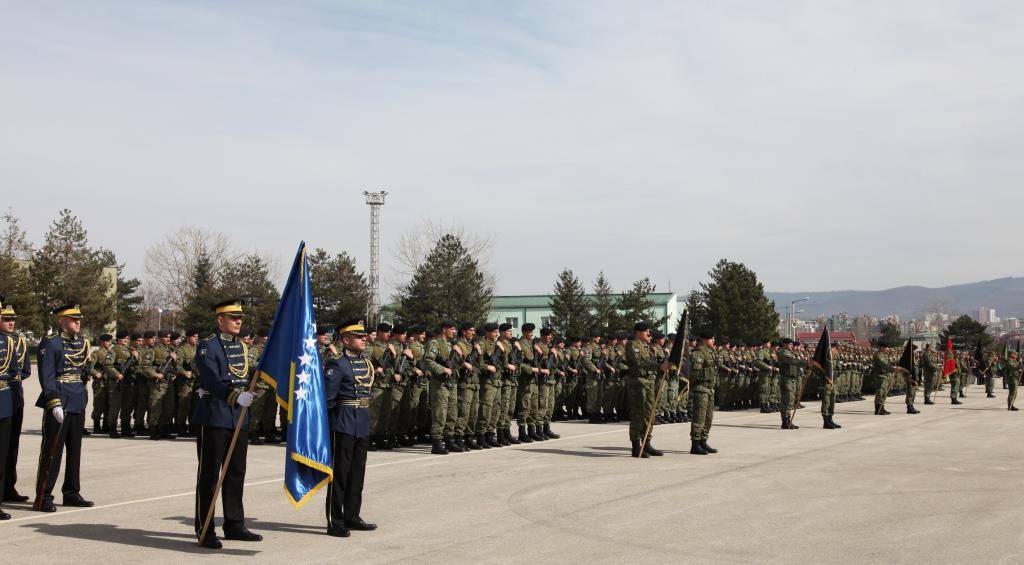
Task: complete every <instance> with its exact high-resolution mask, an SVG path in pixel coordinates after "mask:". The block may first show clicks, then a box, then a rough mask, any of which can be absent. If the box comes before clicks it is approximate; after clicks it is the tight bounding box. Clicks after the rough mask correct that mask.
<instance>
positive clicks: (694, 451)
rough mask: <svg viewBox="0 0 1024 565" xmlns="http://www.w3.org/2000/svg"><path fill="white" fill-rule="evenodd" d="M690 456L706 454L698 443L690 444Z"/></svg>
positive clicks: (692, 442)
mask: <svg viewBox="0 0 1024 565" xmlns="http://www.w3.org/2000/svg"><path fill="white" fill-rule="evenodd" d="M690 454H691V455H707V454H708V452H707V451H705V450H704V447H703V446H702V445H701V444H700V442H699V441H691V442H690Z"/></svg>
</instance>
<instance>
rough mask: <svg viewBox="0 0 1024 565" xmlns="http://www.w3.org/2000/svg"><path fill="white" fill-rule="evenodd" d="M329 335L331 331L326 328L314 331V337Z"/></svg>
mask: <svg viewBox="0 0 1024 565" xmlns="http://www.w3.org/2000/svg"><path fill="white" fill-rule="evenodd" d="M329 333H331V330H330V329H328V328H324V327H320V328H317V329H316V335H327V334H329Z"/></svg>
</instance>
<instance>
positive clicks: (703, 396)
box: [690, 384, 715, 441]
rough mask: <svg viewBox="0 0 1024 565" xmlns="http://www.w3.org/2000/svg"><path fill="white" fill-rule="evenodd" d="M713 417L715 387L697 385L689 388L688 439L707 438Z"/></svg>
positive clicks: (699, 439)
mask: <svg viewBox="0 0 1024 565" xmlns="http://www.w3.org/2000/svg"><path fill="white" fill-rule="evenodd" d="M714 418H715V389H714V387H711V386H709V385H703V384H702V385H698V386H697V387H696V388H692V389H691V390H690V440H692V441H701V440H706V439H708V434H709V433H710V432H711V422H712V420H714Z"/></svg>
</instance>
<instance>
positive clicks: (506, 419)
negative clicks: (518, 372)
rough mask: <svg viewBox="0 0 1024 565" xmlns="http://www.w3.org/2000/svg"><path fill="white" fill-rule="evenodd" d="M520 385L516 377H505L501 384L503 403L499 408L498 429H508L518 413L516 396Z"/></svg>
mask: <svg viewBox="0 0 1024 565" xmlns="http://www.w3.org/2000/svg"><path fill="white" fill-rule="evenodd" d="M518 392H519V384H518V381H517V379H516V378H515V377H505V378H504V379H503V380H502V383H501V403H500V404H499V408H498V427H499V428H508V427H510V426H511V425H512V419H513V417H514V416H515V412H516V395H517V393H518Z"/></svg>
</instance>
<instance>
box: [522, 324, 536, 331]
mask: <svg viewBox="0 0 1024 565" xmlns="http://www.w3.org/2000/svg"><path fill="white" fill-rule="evenodd" d="M535 329H537V325H536V324H531V323H530V322H527V323H525V324H523V328H522V331H524V332H532V331H533V330H535Z"/></svg>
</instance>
